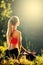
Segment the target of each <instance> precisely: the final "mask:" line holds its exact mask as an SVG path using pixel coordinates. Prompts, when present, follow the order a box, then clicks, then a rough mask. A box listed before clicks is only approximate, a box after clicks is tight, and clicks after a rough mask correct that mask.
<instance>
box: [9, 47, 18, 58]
mask: <svg viewBox="0 0 43 65" xmlns="http://www.w3.org/2000/svg"><path fill="white" fill-rule="evenodd" d="M10 54H11V56H12V57H13V58H14V56H15V57H16V59H17V57H18V49H17V48H15V49H12V50H10Z"/></svg>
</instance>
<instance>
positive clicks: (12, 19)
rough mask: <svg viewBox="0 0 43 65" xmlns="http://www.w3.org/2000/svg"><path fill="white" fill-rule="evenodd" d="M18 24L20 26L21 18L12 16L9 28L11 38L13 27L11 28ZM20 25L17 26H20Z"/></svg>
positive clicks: (8, 32)
mask: <svg viewBox="0 0 43 65" xmlns="http://www.w3.org/2000/svg"><path fill="white" fill-rule="evenodd" d="M17 22H18V24H19V17H18V16H12V17H11V18H10V19H9V21H8V28H7V34H8V35H9V36H11V34H12V27H11V25H16V23H17ZM18 24H17V25H16V26H18Z"/></svg>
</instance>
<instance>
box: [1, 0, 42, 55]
mask: <svg viewBox="0 0 43 65" xmlns="http://www.w3.org/2000/svg"><path fill="white" fill-rule="evenodd" d="M14 15H17V16H18V17H19V19H20V26H19V27H18V30H20V31H21V32H22V44H23V46H24V47H25V48H26V49H27V50H31V51H36V52H37V53H38V54H41V51H42V50H43V0H0V46H3V45H4V42H5V41H6V31H7V22H8V20H9V18H10V17H11V16H14Z"/></svg>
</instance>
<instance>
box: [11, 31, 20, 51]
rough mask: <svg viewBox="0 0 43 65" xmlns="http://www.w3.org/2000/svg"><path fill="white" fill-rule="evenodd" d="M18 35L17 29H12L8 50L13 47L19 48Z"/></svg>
mask: <svg viewBox="0 0 43 65" xmlns="http://www.w3.org/2000/svg"><path fill="white" fill-rule="evenodd" d="M19 37H20V32H19V31H18V30H14V31H13V34H12V35H11V39H10V50H11V49H14V48H19V40H20V39H19Z"/></svg>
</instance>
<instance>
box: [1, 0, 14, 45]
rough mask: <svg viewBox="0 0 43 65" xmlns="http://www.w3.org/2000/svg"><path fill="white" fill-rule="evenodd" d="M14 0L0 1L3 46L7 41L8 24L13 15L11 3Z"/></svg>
mask: <svg viewBox="0 0 43 65" xmlns="http://www.w3.org/2000/svg"><path fill="white" fill-rule="evenodd" d="M13 1H14V0H0V40H1V41H2V42H0V43H1V45H3V42H4V41H5V40H6V36H5V34H6V29H7V22H8V19H9V18H10V16H11V14H12V12H13V11H12V9H11V4H12V3H11V2H13Z"/></svg>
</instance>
